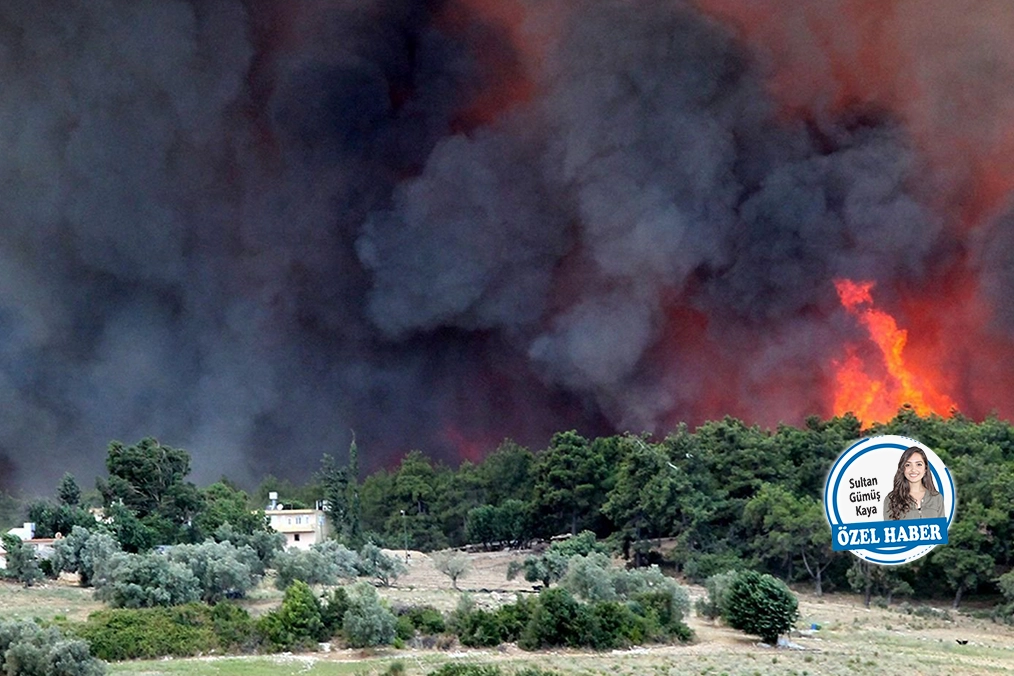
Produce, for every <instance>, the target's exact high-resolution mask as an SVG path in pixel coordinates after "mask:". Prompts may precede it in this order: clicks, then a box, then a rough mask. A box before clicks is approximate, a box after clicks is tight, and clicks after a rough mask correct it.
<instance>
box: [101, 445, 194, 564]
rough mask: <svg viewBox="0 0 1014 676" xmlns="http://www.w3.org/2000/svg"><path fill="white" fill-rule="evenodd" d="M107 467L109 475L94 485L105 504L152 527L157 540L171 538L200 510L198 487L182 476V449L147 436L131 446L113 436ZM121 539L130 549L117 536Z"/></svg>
mask: <svg viewBox="0 0 1014 676" xmlns="http://www.w3.org/2000/svg"><path fill="white" fill-rule="evenodd" d="M106 469H107V470H108V471H109V479H108V480H107V481H101V480H100V481H99V484H98V487H99V492H100V493H102V499H103V503H104V504H105V506H106V507H107V508H109V507H111V506H112V505H114V504H117V503H122V504H123V506H125V507H126V508H127V509H128V510H130V511H131V512H132V513H133V514H134V515H135V516H136V517H137V518H138V520H140V521H141V522H142V523H143V524H144V525H145V526H146V527H147V528H148V529H150V530H152V531H154V533H155V534H156V539H157V540H158V544H173V543H174V542H176V541H177V540H178V539H179V538H180V537H181V536H182V534H183V532H184V530H185V529H186V524H188V523H190V522H191V521H192V519H193V518H195V517H196V516H197V515H198V514H199V513H200V512H201V511H202V496H201V494H200V491H198V490H197V487H196V486H194V485H193V484H192V483H189V482H187V481H186V477H187V475H188V474H189V473H190V455H189V454H188V453H187V452H186V451H184V450H182V449H177V448H171V447H169V446H163V445H162V444H160V443H159V442H158V441H157V440H155V439H153V438H151V437H146V438H144V439H142V440H141V441H139V442H137V444H135V445H133V446H125V445H124V444H122V443H121V442H119V441H113V442H110V444H109V452H108V454H107V456H106ZM120 543H121V544H122V545H123V547H124V548H125V549H128V550H129V549H131V548H132V545H131V546H128V543H127V542H125V541H124V540H123V539H122V538H120ZM142 550H143V549H142V548H138V551H142Z"/></svg>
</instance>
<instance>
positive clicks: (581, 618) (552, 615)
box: [518, 589, 587, 650]
mask: <svg viewBox="0 0 1014 676" xmlns="http://www.w3.org/2000/svg"><path fill="white" fill-rule="evenodd" d="M585 618H586V615H585V614H584V613H582V612H581V605H580V604H579V603H578V602H577V600H575V599H574V597H573V596H571V594H570V592H568V591H567V590H566V589H544V590H543V591H542V592H541V593H540V594H539V604H538V605H537V606H536V607H535V609H534V611H533V612H532V617H531V619H530V620H529V621H528V624H527V625H526V626H525V630H524V632H522V634H521V639H520V640H519V641H518V646H520V647H521V648H523V649H525V650H538V649H540V648H549V647H554V646H580V645H581V643H582V642H583V641H582V638H583V635H584V632H585V629H586V622H587V620H586V619H585Z"/></svg>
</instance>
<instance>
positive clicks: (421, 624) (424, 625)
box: [400, 606, 447, 634]
mask: <svg viewBox="0 0 1014 676" xmlns="http://www.w3.org/2000/svg"><path fill="white" fill-rule="evenodd" d="M400 616H401V617H405V618H408V620H409V622H410V623H411V625H412V628H413V629H417V630H419V632H420V633H422V634H442V633H443V632H445V631H447V623H446V622H445V621H444V616H443V614H442V613H441V612H440V611H439V610H437V609H436V608H434V607H433V606H411V607H409V608H406V609H405V610H403V611H402V612H401V613H400Z"/></svg>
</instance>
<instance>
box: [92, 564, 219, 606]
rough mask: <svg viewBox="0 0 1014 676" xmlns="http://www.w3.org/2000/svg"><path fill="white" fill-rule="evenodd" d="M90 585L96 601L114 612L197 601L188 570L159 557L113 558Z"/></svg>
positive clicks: (196, 582) (198, 592)
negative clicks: (93, 587) (104, 603)
mask: <svg viewBox="0 0 1014 676" xmlns="http://www.w3.org/2000/svg"><path fill="white" fill-rule="evenodd" d="M93 582H94V584H95V588H96V597H97V598H99V599H100V600H102V601H104V602H106V603H108V604H109V605H110V606H112V607H114V608H150V607H152V606H176V605H182V604H185V603H190V602H192V601H197V600H198V599H200V597H201V585H200V581H199V580H198V579H197V577H196V576H195V575H194V574H193V572H192V571H191V570H190V568H188V567H187V566H185V565H183V564H181V563H177V562H175V561H170V560H169V559H168V558H167V557H166V556H163V555H161V554H127V553H123V552H118V553H116V554H113V555H112V556H111V557H110V558H109V560H108V562H107V564H106V565H105V566H104V571H103V574H102V575H97V576H96V578H95V579H94V580H93Z"/></svg>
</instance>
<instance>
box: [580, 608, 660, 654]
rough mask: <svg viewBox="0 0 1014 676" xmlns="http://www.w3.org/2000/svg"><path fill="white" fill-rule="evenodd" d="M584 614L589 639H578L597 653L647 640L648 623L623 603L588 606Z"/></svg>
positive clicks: (584, 637)
mask: <svg viewBox="0 0 1014 676" xmlns="http://www.w3.org/2000/svg"><path fill="white" fill-rule="evenodd" d="M585 612H586V613H587V619H586V620H585V621H584V622H583V624H584V625H585V632H586V635H585V636H583V637H578V638H580V639H582V640H581V642H582V643H584V644H586V645H588V646H590V647H592V648H595V649H596V650H603V649H608V648H621V647H626V646H630V645H636V644H639V643H643V642H644V640H645V639H646V638H647V635H648V623H647V621H646V620H645V619H644V618H643V617H640V616H638V615H636V614H635V613H634V612H633V611H632V610H631V609H630V608H628V607H627V606H626V605H624V604H622V603H619V602H616V601H601V602H599V603H594V604H592V605H591V606H587V607H586V610H585Z"/></svg>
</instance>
